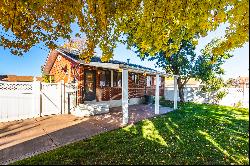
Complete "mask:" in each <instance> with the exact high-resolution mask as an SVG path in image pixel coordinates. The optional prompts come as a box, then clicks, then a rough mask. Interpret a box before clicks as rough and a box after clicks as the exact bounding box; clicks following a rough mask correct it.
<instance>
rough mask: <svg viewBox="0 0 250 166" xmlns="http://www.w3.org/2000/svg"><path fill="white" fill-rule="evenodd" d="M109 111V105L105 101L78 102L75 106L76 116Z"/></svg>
mask: <svg viewBox="0 0 250 166" xmlns="http://www.w3.org/2000/svg"><path fill="white" fill-rule="evenodd" d="M108 112H109V105H108V104H106V103H95V104H90V103H89V104H79V106H78V107H77V108H76V111H75V114H76V116H90V115H98V114H103V113H108ZM72 114H73V113H72Z"/></svg>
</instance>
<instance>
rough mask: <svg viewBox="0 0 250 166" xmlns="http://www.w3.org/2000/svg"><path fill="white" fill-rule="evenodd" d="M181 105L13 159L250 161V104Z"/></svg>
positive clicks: (65, 161)
mask: <svg viewBox="0 0 250 166" xmlns="http://www.w3.org/2000/svg"><path fill="white" fill-rule="evenodd" d="M161 102H163V101H161ZM167 104H169V103H167V102H166V105H167ZM170 104H171V103H170ZM179 106H180V107H179V109H178V110H176V111H174V112H170V113H168V114H166V115H163V116H159V117H157V118H152V119H147V120H143V121H141V122H139V123H137V124H135V125H129V126H126V127H124V128H121V129H118V130H114V131H111V132H107V133H102V134H100V135H97V136H94V137H92V138H91V139H87V140H84V141H80V142H77V143H73V144H70V145H67V146H64V147H61V148H58V149H56V150H53V151H50V152H47V153H43V154H40V155H37V156H34V157H31V158H28V159H24V160H21V161H17V162H15V163H14V164H98V165H99V164H157V165H159V164H168V165H169V164H174V165H176V164H178V165H180V164H195V165H196V164H203V165H204V164H205V165H210V164H246V165H247V164H249V158H248V155H249V150H248V149H249V140H248V137H249V110H248V109H244V108H232V107H225V106H217V105H207V104H193V103H182V104H180V105H179Z"/></svg>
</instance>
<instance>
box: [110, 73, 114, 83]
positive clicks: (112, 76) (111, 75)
mask: <svg viewBox="0 0 250 166" xmlns="http://www.w3.org/2000/svg"><path fill="white" fill-rule="evenodd" d="M110 77H111V80H110V81H111V84H110V85H111V87H113V86H114V81H113V80H114V71H113V70H111V71H110Z"/></svg>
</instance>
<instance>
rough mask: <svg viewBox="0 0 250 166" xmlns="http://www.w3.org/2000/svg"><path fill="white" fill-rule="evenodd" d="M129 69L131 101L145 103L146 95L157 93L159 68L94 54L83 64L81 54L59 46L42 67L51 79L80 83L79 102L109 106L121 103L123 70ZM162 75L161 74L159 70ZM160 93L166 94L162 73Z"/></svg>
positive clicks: (130, 102)
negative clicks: (101, 58) (154, 68)
mask: <svg viewBox="0 0 250 166" xmlns="http://www.w3.org/2000/svg"><path fill="white" fill-rule="evenodd" d="M124 67H126V68H127V69H128V99H129V104H139V103H141V102H143V100H144V96H145V95H148V96H154V94H155V89H156V72H157V71H156V70H153V69H150V68H147V67H143V66H140V65H135V64H131V63H125V62H121V61H116V60H110V61H109V62H105V63H104V62H101V60H100V58H99V57H93V58H92V59H91V62H90V63H84V62H83V61H82V60H80V59H78V56H77V55H76V54H74V53H70V52H69V51H67V50H65V49H62V48H58V49H55V50H52V51H51V52H50V53H49V55H48V57H47V59H46V62H45V65H44V66H43V74H44V75H47V76H49V77H51V79H50V80H53V81H54V82H59V81H61V80H64V82H65V83H77V84H78V91H77V102H78V103H79V104H82V103H88V102H105V101H106V102H109V104H110V107H112V106H121V105H122V103H121V102H122V100H121V99H122V72H121V71H122V69H123V68H124ZM158 74H159V73H158ZM159 76H160V77H159V78H160V79H159V94H160V96H164V81H165V77H164V74H160V75H159Z"/></svg>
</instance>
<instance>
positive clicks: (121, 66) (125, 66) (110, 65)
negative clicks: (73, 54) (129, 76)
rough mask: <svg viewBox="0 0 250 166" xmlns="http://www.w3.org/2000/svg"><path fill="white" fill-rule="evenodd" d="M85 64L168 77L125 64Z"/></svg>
mask: <svg viewBox="0 0 250 166" xmlns="http://www.w3.org/2000/svg"><path fill="white" fill-rule="evenodd" d="M83 64H84V65H86V66H93V67H99V68H105V69H112V70H119V69H128V71H129V72H134V73H146V74H153V75H156V74H159V75H161V76H168V74H166V73H164V72H159V71H155V70H149V69H141V68H135V67H131V66H129V65H124V64H113V63H100V62H90V63H83Z"/></svg>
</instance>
